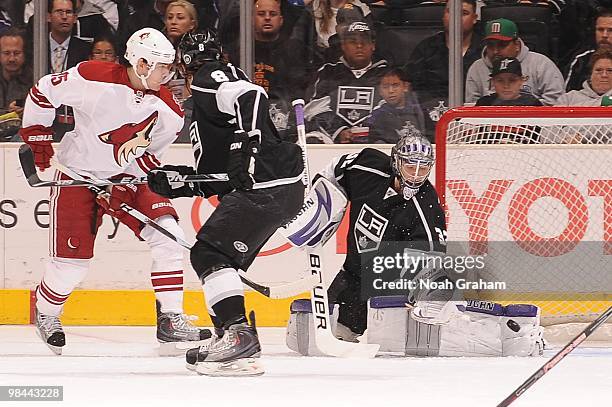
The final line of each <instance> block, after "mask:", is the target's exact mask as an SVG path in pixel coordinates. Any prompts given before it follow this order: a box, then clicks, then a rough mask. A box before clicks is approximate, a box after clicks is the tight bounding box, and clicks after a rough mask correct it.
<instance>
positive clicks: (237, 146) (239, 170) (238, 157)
mask: <svg viewBox="0 0 612 407" xmlns="http://www.w3.org/2000/svg"><path fill="white" fill-rule="evenodd" d="M250 133H252V135H249V134H247V133H245V132H244V131H242V130H238V131H236V132H234V139H233V141H232V143H231V144H230V148H229V158H228V162H227V176H228V177H229V183H230V185H231V186H232V187H233V188H234V189H241V190H249V189H252V188H253V184H254V183H255V180H254V179H253V173H254V172H255V156H256V155H257V153H258V152H259V139H260V132H259V130H253V131H251V132H250Z"/></svg>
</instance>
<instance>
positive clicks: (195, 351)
mask: <svg viewBox="0 0 612 407" xmlns="http://www.w3.org/2000/svg"><path fill="white" fill-rule="evenodd" d="M224 334H225V330H224V329H223V328H216V327H215V330H214V331H213V333H212V336H211V337H210V339H208V340H207V341H206V343H204V344H203V345H200V347H199V348H191V349H189V350H188V351H187V352H186V353H185V361H186V366H187V369H189V370H193V371H194V372H195V370H196V364H197V363H198V362H202V361H203V360H204V355H205V352H204V351H206V352H208V349H209V348H210V347H211V346H212V345H213V344H214V343H215V342H216V341H218V340H221V338H223V335H224ZM200 350H202V353H200Z"/></svg>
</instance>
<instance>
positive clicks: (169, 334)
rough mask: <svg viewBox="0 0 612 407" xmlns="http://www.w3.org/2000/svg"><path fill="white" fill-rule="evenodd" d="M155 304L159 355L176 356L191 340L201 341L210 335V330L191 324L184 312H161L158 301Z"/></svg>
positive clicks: (183, 350) (190, 343)
mask: <svg viewBox="0 0 612 407" xmlns="http://www.w3.org/2000/svg"><path fill="white" fill-rule="evenodd" d="M156 306H157V341H158V342H159V355H160V356H177V355H181V354H183V353H185V350H186V349H187V346H184V347H181V344H187V343H188V345H192V346H193V345H194V343H193V342H197V341H203V340H206V339H209V338H210V337H211V333H210V330H208V329H200V328H198V327H197V326H195V325H193V324H192V323H191V321H190V320H189V317H188V316H187V315H185V314H179V313H174V312H166V313H162V312H161V306H160V304H159V301H157V302H156Z"/></svg>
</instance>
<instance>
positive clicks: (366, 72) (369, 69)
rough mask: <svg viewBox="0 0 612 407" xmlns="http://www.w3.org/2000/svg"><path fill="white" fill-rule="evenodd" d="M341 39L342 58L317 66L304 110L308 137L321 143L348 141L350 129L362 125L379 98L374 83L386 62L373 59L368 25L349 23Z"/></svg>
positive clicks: (372, 47) (377, 80)
mask: <svg viewBox="0 0 612 407" xmlns="http://www.w3.org/2000/svg"><path fill="white" fill-rule="evenodd" d="M340 38H341V47H342V57H340V59H339V60H338V61H337V62H334V63H327V64H325V65H323V66H322V67H321V68H320V69H319V72H318V73H317V77H316V81H315V86H314V96H313V97H312V99H311V100H310V102H309V103H308V104H307V105H306V106H305V109H304V114H305V119H306V130H307V131H308V132H310V134H309V135H308V136H309V137H310V138H311V139H312V138H314V139H316V140H319V142H323V143H334V142H336V143H350V142H351V139H352V136H351V134H352V133H351V128H354V127H361V126H363V125H364V124H363V123H364V122H365V120H366V119H367V118H368V117H369V115H370V114H371V113H372V110H374V108H375V107H376V106H378V105H379V104H380V102H381V100H382V97H381V95H380V93H379V92H378V89H377V85H378V83H379V81H380V78H381V76H382V75H383V74H384V73H385V71H386V68H387V61H385V60H384V59H381V60H378V61H373V59H372V55H373V53H374V49H375V45H374V37H373V35H372V31H371V30H370V27H369V26H368V24H367V23H365V22H361V21H357V22H354V23H351V24H350V25H349V26H348V28H347V29H346V30H344V31H343V32H342V33H341V36H340Z"/></svg>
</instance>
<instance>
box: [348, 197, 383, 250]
mask: <svg viewBox="0 0 612 407" xmlns="http://www.w3.org/2000/svg"><path fill="white" fill-rule="evenodd" d="M388 223H389V221H388V220H387V218H385V217H383V216H380V215H379V214H378V213H376V212H375V211H374V209H372V208H370V207H369V206H368V205H366V204H364V205H363V206H362V207H361V210H360V211H359V216H358V217H357V222H355V230H354V233H355V243H356V244H357V251H358V252H359V253H367V252H371V251H374V250H378V247H379V246H380V242H381V240H382V238H383V236H384V234H385V229H387V224H388Z"/></svg>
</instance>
